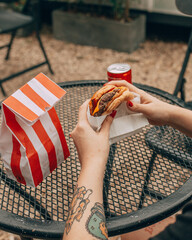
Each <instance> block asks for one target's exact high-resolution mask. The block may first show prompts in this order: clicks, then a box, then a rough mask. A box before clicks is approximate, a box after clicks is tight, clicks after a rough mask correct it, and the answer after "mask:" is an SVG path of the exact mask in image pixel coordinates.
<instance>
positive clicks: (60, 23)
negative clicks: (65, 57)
mask: <svg viewBox="0 0 192 240" xmlns="http://www.w3.org/2000/svg"><path fill="white" fill-rule="evenodd" d="M52 18H53V35H54V37H55V38H56V39H59V40H64V41H67V42H72V43H75V44H80V45H89V46H97V47H100V48H110V49H113V50H117V51H123V52H128V53H131V52H133V51H134V50H136V49H137V48H138V47H139V45H140V43H141V42H144V41H145V35H146V17H145V15H139V16H138V17H137V18H135V19H134V20H132V22H130V23H122V22H118V21H115V20H110V19H102V18H95V17H89V16H85V15H82V14H77V13H68V12H64V11H62V10H55V11H53V15H52Z"/></svg>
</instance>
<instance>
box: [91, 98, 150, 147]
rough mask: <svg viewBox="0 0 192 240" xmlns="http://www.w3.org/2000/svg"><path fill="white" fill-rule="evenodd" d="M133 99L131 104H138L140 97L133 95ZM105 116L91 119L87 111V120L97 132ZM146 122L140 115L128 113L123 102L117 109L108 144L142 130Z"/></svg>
mask: <svg viewBox="0 0 192 240" xmlns="http://www.w3.org/2000/svg"><path fill="white" fill-rule="evenodd" d="M134 95H135V98H134V99H133V100H132V102H135V103H140V96H139V95H138V94H136V93H134ZM106 117H107V116H101V117H93V116H91V115H90V111H89V109H88V111H87V118H88V121H89V123H90V125H91V127H92V128H93V129H94V130H95V131H98V130H99V129H100V127H101V124H102V122H103V121H104V120H105V118H106ZM148 124H149V122H148V120H147V119H146V118H145V117H144V116H143V114H141V113H134V112H132V111H130V110H129V109H128V108H127V106H126V103H125V102H123V103H122V104H121V105H120V106H119V107H118V109H117V114H116V116H115V118H114V120H113V123H112V125H111V128H110V134H109V142H110V144H113V143H116V142H118V141H120V140H122V139H124V138H126V137H129V136H131V135H133V134H136V133H138V132H140V131H141V130H142V128H143V127H144V126H146V125H148Z"/></svg>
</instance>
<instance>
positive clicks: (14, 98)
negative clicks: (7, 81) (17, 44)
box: [0, 73, 70, 187]
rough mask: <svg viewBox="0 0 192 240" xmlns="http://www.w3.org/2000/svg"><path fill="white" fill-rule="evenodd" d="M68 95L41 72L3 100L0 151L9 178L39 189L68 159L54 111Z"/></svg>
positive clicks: (67, 151)
mask: <svg viewBox="0 0 192 240" xmlns="http://www.w3.org/2000/svg"><path fill="white" fill-rule="evenodd" d="M65 93H66V92H65V90H64V89H62V88H60V87H59V86H58V85H57V84H56V83H54V82H53V81H51V80H50V79H49V78H48V77H46V76H45V75H44V74H42V73H40V74H38V75H37V76H36V77H35V78H33V79H32V80H31V81H29V82H28V83H27V84H25V85H24V86H23V87H21V88H20V89H19V90H17V91H16V92H15V93H13V94H12V95H11V96H10V97H8V98H7V99H6V100H5V101H3V103H2V125H1V132H0V151H1V157H2V159H3V162H4V166H5V168H6V171H7V175H8V177H9V178H11V179H13V180H15V181H18V182H20V183H23V184H25V185H28V186H31V187H36V186H37V185H39V184H40V183H41V182H42V181H43V179H44V178H46V177H47V176H48V175H49V174H50V173H51V172H52V171H53V170H54V169H55V168H56V167H58V166H59V165H60V164H61V163H62V162H63V160H64V159H66V158H67V157H69V155H70V153H69V149H68V146H67V143H66V140H65V136H64V133H63V129H62V127H61V123H60V121H59V118H58V116H57V113H56V111H55V108H54V105H55V104H56V103H57V102H58V101H59V100H60V99H61V98H62V97H63V96H64V95H65Z"/></svg>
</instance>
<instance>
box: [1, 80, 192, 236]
mask: <svg viewBox="0 0 192 240" xmlns="http://www.w3.org/2000/svg"><path fill="white" fill-rule="evenodd" d="M104 83H105V81H101V80H98V81H76V82H65V83H61V84H59V85H60V86H61V87H63V88H64V89H65V90H66V91H67V94H66V95H65V97H64V98H63V100H61V101H60V102H59V103H58V104H57V105H56V110H57V113H58V116H59V118H60V121H61V124H62V126H63V129H64V133H65V136H66V140H67V143H68V146H69V150H70V153H71V156H70V157H69V158H68V159H67V160H66V161H64V162H63V163H62V165H61V166H60V167H58V168H57V169H56V170H55V171H54V172H53V173H52V174H50V175H49V176H48V177H47V178H46V179H45V180H44V181H43V182H42V183H41V184H40V185H39V186H38V187H37V188H30V187H26V186H24V185H22V184H18V183H16V182H14V181H12V180H10V179H9V178H8V177H7V176H6V174H5V171H4V167H3V163H2V160H0V228H1V229H2V230H5V231H8V232H12V233H15V234H18V235H20V236H21V237H22V239H31V238H33V237H34V238H42V239H61V238H62V235H63V231H64V227H65V221H66V219H67V215H68V210H69V203H70V202H71V200H72V196H73V189H74V187H75V185H76V182H77V179H78V175H79V172H80V169H81V168H80V164H79V161H78V155H77V152H76V149H75V146H74V144H73V141H72V139H71V138H70V137H69V134H70V132H71V131H72V130H73V128H74V126H75V125H76V123H77V118H78V111H79V106H80V105H81V104H82V103H83V102H84V101H85V100H86V99H88V98H90V97H91V96H92V95H93V93H94V92H95V91H96V90H97V89H99V88H100V87H101V86H102V85H103V84H104ZM135 85H136V86H137V87H139V88H141V89H143V90H145V91H147V92H149V93H151V94H152V95H154V96H156V97H158V98H159V99H161V100H163V101H166V102H169V103H171V104H175V105H179V106H182V107H183V106H184V103H183V102H181V101H180V100H179V99H178V98H176V97H173V96H172V95H170V94H168V93H166V92H164V91H161V90H159V89H156V88H152V87H149V86H145V85H141V84H135ZM191 146H192V141H191V139H190V138H188V137H186V136H185V135H183V134H181V133H180V132H179V131H177V130H174V129H172V128H171V127H168V126H163V127H154V126H150V125H149V126H147V127H146V128H143V131H142V132H140V133H138V134H136V135H133V136H131V137H128V138H126V139H124V140H122V141H120V142H118V143H116V144H113V145H112V146H111V148H110V154H109V158H108V164H107V167H106V173H105V178H104V191H103V193H104V207H105V214H106V219H107V228H108V231H109V236H114V235H118V234H123V233H126V232H130V231H133V230H136V229H139V228H142V227H145V226H148V225H150V224H152V223H155V222H157V221H160V220H162V219H164V218H166V217H168V216H170V215H171V214H173V213H175V212H176V211H177V210H178V209H180V208H181V207H182V206H183V205H184V204H185V203H186V202H187V201H189V200H190V199H191V196H192V190H191V184H192V178H191V173H192V150H191Z"/></svg>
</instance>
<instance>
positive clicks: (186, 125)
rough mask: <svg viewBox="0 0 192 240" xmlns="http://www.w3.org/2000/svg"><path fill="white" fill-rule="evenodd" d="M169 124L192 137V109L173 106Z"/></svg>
mask: <svg viewBox="0 0 192 240" xmlns="http://www.w3.org/2000/svg"><path fill="white" fill-rule="evenodd" d="M168 124H169V125H170V126H172V127H173V128H176V129H178V130H179V131H181V132H183V133H184V134H186V135H187V136H189V137H192V111H190V110H188V109H185V108H180V107H177V106H172V108H171V109H170V117H169V121H168Z"/></svg>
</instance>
